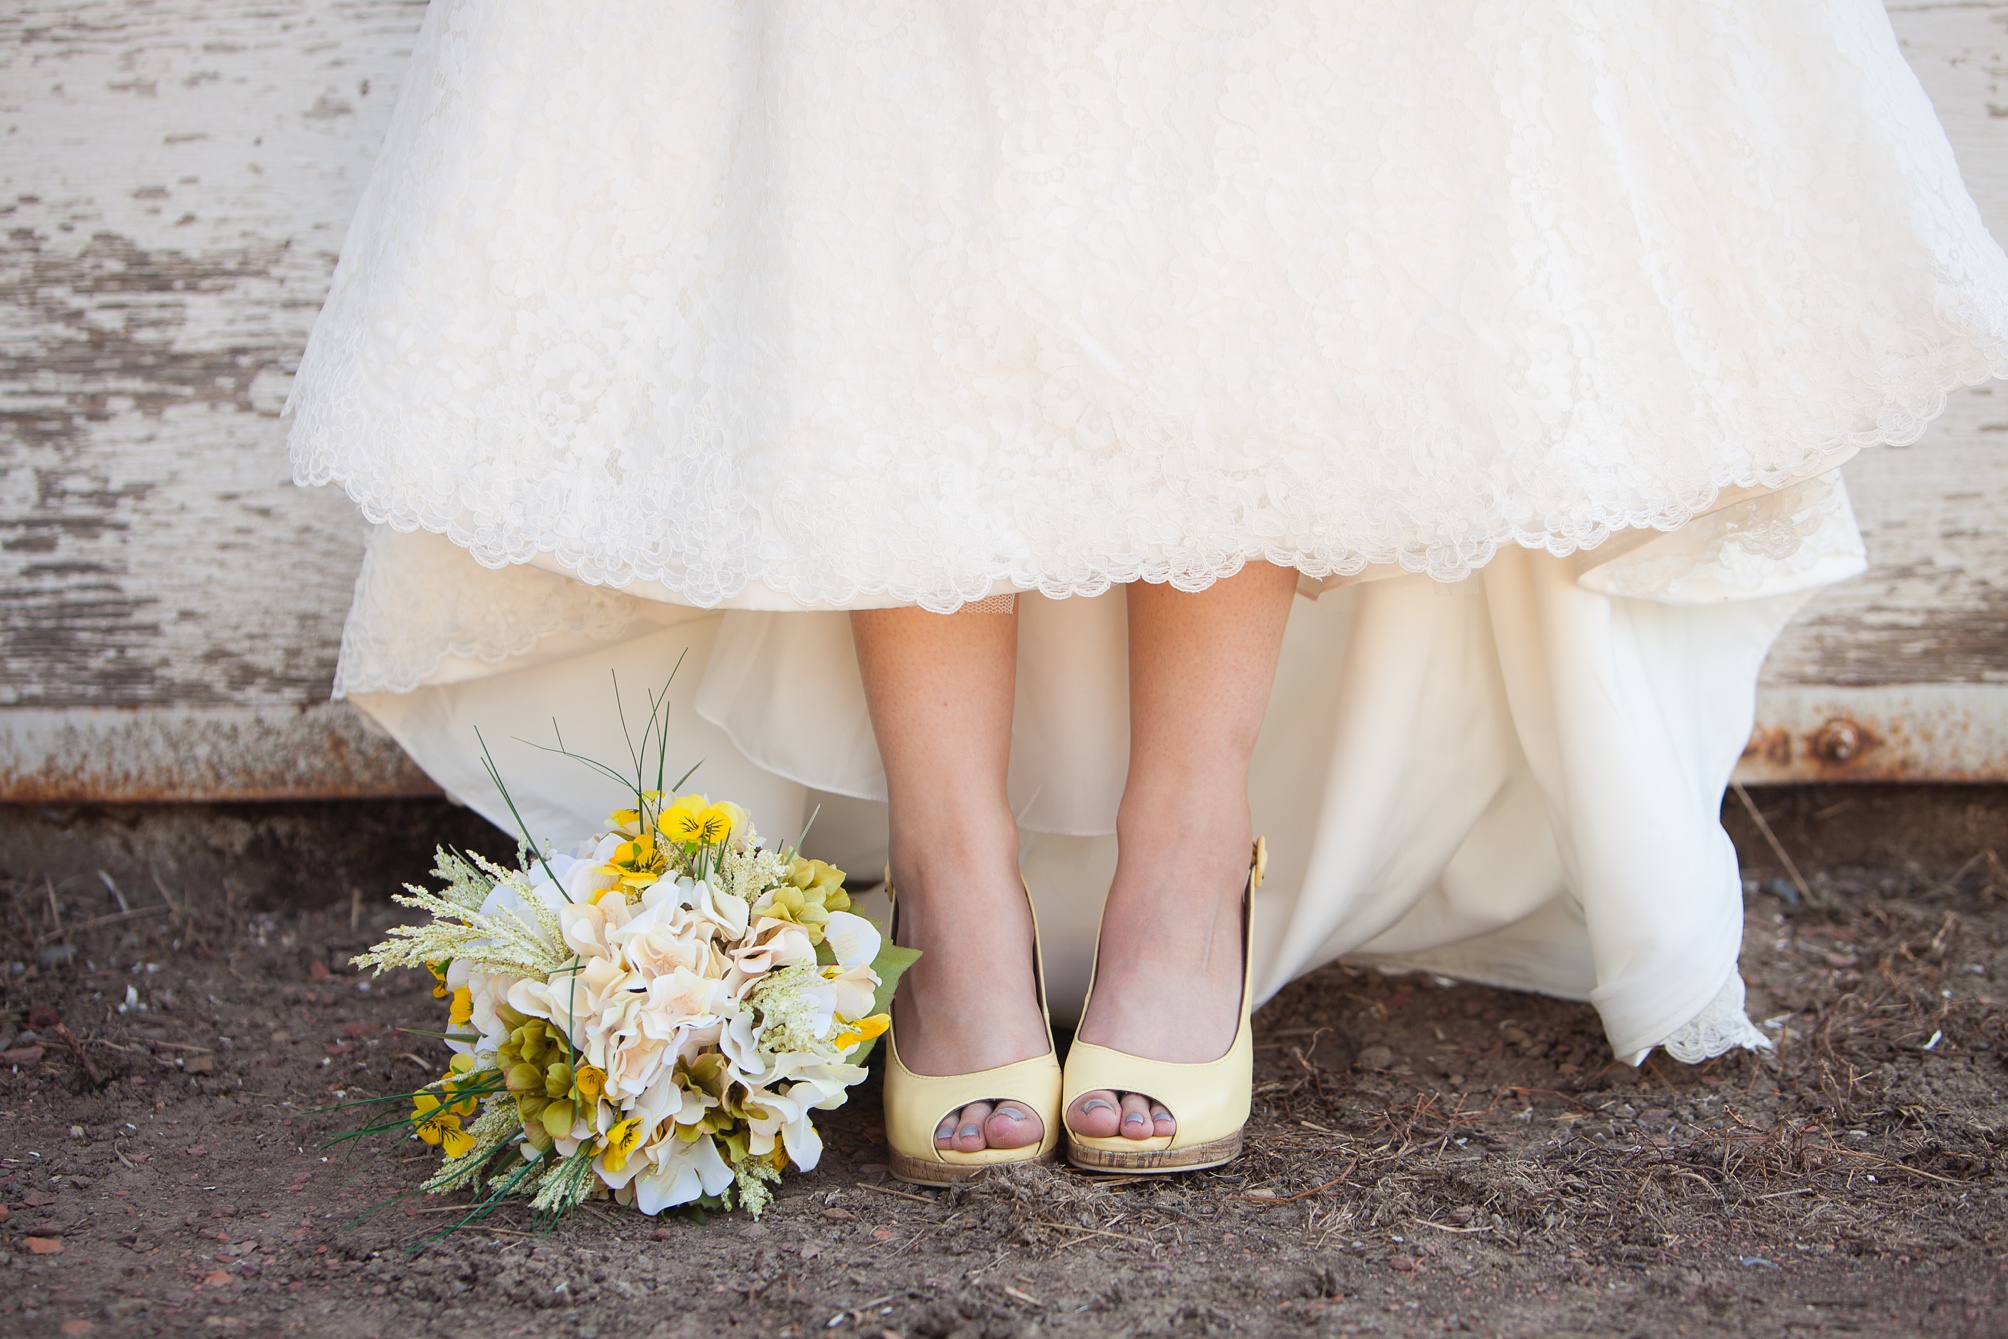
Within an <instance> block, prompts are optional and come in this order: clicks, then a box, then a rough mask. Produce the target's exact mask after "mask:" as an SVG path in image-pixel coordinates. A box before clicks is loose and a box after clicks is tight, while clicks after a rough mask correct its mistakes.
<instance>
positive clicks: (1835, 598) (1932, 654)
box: [1764, 0, 2008, 715]
mask: <svg viewBox="0 0 2008 1339" xmlns="http://www.w3.org/2000/svg"><path fill="white" fill-rule="evenodd" d="M1888 8H1889V11H1890V18H1891V20H1892V22H1893V23H1894V25H1895V27H1896V31H1897V35H1898V37H1899V38H1900V39H1901V41H1902V43H1903V49H1904V54H1905V55H1906V56H1907V57H1908V58H1909V59H1910V63H1911V67H1912V68H1913V69H1914V70H1916V71H1917V74H1918V78H1919V80H1920V81H1921V82H1922V83H1923V84H1924V87H1925V91H1926V92H1927V93H1929V94H1930V95H1931V100H1932V103H1933V104H1934V105H1935V106H1936V107H1937V109H1938V115H1939V119H1940V120H1941V121H1942V122H1944V124H1945V129H1946V133H1947V135H1948V136H1949V137H1950V138H1951V140H1952V147H1953V151H1954V152H1955V153H1956V154H1958V156H1959V165H1960V169H1961V171H1962V172H1963V173H1964V174H1965V177H1966V182H1967V185H1968V186H1969V187H1970V188H1971V189H1972V191H1973V196H1974V199H1975V200H1977V201H1978V202H1979V205H1980V210H1981V213H1982V214H1983V215H1984V216H1985V217H1986V219H1987V222H1988V226H1989V227H1990V228H1992V229H1993V231H1994V235H1995V236H1996V237H2008V0H1963V2H1962V3H1933V2H1931V0H1889V4H1888ZM1843 473H1844V474H1845V475H1846V477H1847V480H1848V487H1849V489H1850V491H1851V492H1852V494H1853V496H1854V502H1855V511H1856V515H1857V516H1858V517H1859V519H1860V520H1861V523H1862V531H1863V533H1864V535H1865V536H1866V538H1867V540H1868V549H1869V562H1870V564H1871V570H1870V572H1869V574H1868V575H1867V576H1865V577H1862V578H1861V579H1859V580H1856V581H1852V582H1848V583H1847V584H1845V585H1842V586H1839V587H1836V588H1835V589H1833V590H1830V591H1827V592H1825V593H1823V594H1822V595H1821V596H1820V597H1819V598H1818V599H1816V600H1815V601H1814V602H1813V604H1812V606H1811V607H1810V608H1809V609H1808V610H1807V611H1806V612H1805V613H1804V614H1803V615H1802V616H1801V617H1800V618H1799V620H1798V621H1797V622H1796V623H1795V624H1794V625H1793V627H1792V628H1791V629H1790V630H1789V631H1787V632H1786V634H1785V636H1784V637H1783V638H1782V639H1781V640H1780V642H1779V644H1778V648H1777V650H1776V651H1774V652H1773V653H1772V656H1771V660H1770V663H1769V664H1768V665H1767V666H1766V668H1765V675H1764V684H1765V686H1766V687H1767V688H1780V689H1782V688H1786V687H1796V686H1810V685H1822V684H1836V685H1845V686H1866V685H1877V684H1901V683H1968V684H2008V384H2004V383H1999V382H1997V383H1994V384H1992V385H1988V386H1976V387H1974V388H1972V389H1970V390H1963V391H1956V392H1954V393H1953V395H1952V397H1951V399H1950V400H1949V401H1948V403H1947V405H1946V411H1945V414H1944V416H1943V417H1941V418H1940V419H1939V420H1938V421H1937V422H1935V423H1933V424H1932V425H1931V427H1930V429H1929V430H1928V431H1927V432H1926V434H1925V436H1924V438H1923V439H1922V440H1921V441H1919V442H1918V443H1917V444H1916V445H1914V446H1910V447H1904V448H1901V449H1894V450H1888V449H1886V450H1876V451H1870V452H1866V453H1864V454H1863V455H1861V456H1859V457H1857V458H1856V459H1855V460H1854V461H1853V462H1851V463H1850V464H1849V465H1848V466H1847V468H1846V469H1845V470H1844V471H1843ZM1981 698H1987V699H1988V700H1989V701H1992V700H1993V699H1992V695H1991V694H1981V695H1978V696H1977V697H1976V699H1975V700H1976V701H1979V700H1980V699H1981ZM1987 710H1988V711H1990V712H1992V713H1994V714H1997V715H1998V714H2001V710H2002V709H2001V708H2000V707H1999V706H1990V707H1988V708H1987Z"/></svg>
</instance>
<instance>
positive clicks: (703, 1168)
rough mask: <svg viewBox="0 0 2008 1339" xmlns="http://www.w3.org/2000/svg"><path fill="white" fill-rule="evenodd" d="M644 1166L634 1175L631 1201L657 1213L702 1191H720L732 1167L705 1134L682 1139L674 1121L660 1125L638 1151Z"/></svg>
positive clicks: (702, 1194)
mask: <svg viewBox="0 0 2008 1339" xmlns="http://www.w3.org/2000/svg"><path fill="white" fill-rule="evenodd" d="M641 1160H642V1161H643V1162H644V1164H645V1166H644V1170H643V1171H642V1172H641V1173H640V1174H639V1175H637V1176H636V1177H635V1178H634V1180H633V1182H632V1184H633V1186H634V1203H635V1207H636V1208H637V1209H640V1210H641V1211H642V1212H643V1213H645V1214H658V1213H661V1212H662V1211H663V1210H664V1209H668V1208H673V1207H675V1206H676V1205H679V1204H689V1203H691V1202H692V1201H693V1200H696V1199H698V1198H699V1197H701V1196H704V1195H720V1194H723V1193H724V1192H725V1189H726V1187H728V1186H730V1185H731V1184H732V1169H731V1168H730V1167H728V1166H726V1164H725V1159H724V1158H722V1157H720V1156H719V1154H718V1145H717V1143H716V1142H714V1141H713V1140H712V1139H711V1137H710V1136H709V1135H704V1134H699V1135H698V1137H697V1138H695V1139H689V1140H686V1139H685V1138H684V1137H683V1135H682V1134H681V1133H680V1132H679V1131H678V1128H677V1127H676V1126H674V1125H665V1126H663V1127H662V1128H661V1129H660V1130H659V1131H658V1132H657V1134H656V1137H655V1140H654V1141H653V1142H652V1143H650V1144H649V1145H648V1146H647V1147H646V1148H645V1149H644V1150H643V1153H642V1159H641Z"/></svg>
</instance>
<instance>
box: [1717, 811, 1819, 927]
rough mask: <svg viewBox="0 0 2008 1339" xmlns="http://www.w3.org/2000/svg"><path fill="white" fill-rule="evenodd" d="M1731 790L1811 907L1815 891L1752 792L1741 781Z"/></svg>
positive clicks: (1801, 896) (1802, 898) (1794, 885)
mask: <svg viewBox="0 0 2008 1339" xmlns="http://www.w3.org/2000/svg"><path fill="white" fill-rule="evenodd" d="M1729 788H1730V789H1731V790H1733V791H1735V792H1736V798H1737V799H1739V800H1741V801H1742V802H1743V807H1744V809H1745V810H1747V811H1748V812H1749V814H1750V821H1751V822H1753V823H1755V824H1756V825H1757V831H1758V833H1759V834H1761V835H1762V836H1763V838H1764V842H1765V844H1766V845H1768V846H1769V847H1770V848H1771V854H1773V855H1775V856H1777V857H1778V863H1779V864H1781V865H1783V866H1784V867H1785V872H1786V873H1787V874H1789V875H1791V876H1792V886H1793V887H1794V888H1797V889H1798V890H1799V897H1800V899H1801V900H1802V901H1804V902H1805V903H1807V904H1808V905H1811V904H1812V901H1813V890H1812V889H1811V888H1809V887H1807V886H1806V876H1805V875H1803V874H1801V873H1799V866H1798V865H1797V864H1796V863H1794V862H1793V860H1792V857H1791V855H1790V854H1789V853H1787V852H1786V850H1785V846H1784V844H1783V843H1782V842H1780V841H1779V840H1778V834H1777V833H1775V832H1773V831H1771V825H1770V824H1769V823H1767V822H1765V821H1764V815H1763V813H1762V812H1760V811H1759V810H1758V808H1757V801H1755V800H1753V799H1751V798H1750V792H1749V791H1747V790H1745V789H1744V788H1743V783H1742V782H1741V781H1731V782H1730V783H1729Z"/></svg>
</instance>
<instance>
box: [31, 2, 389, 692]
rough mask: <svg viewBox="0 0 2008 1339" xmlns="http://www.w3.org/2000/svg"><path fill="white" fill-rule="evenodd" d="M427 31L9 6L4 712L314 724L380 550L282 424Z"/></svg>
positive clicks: (339, 9) (359, 10) (249, 9)
mask: <svg viewBox="0 0 2008 1339" xmlns="http://www.w3.org/2000/svg"><path fill="white" fill-rule="evenodd" d="M423 8H424V7H423V5H422V4H420V3H417V2H416V0H345V2H343V3H304V2H302V0H294V2H292V3H262V4H249V3H242V2H241V0H172V2H165V0H163V2H160V3H153V4H131V3H111V2H108V0H60V2H59V0H27V2H26V3H18V2H17V3H14V4H11V5H8V6H6V7H5V8H4V9H0V130H3V131H4V136H5V144H6V152H5V154H4V156H0V229H4V234H5V236H4V240H0V588H4V589H5V590H6V591H7V598H6V600H5V601H4V602H0V664H4V665H5V666H6V671H7V672H6V674H5V675H4V677H0V706H9V707H11V706H38V707H69V706H78V707H82V706H101V705H117V706H140V705H174V706H181V705H189V704H215V705H223V704H229V705H235V706H258V705H279V704H299V703H306V702H314V701H321V700H325V698H326V695H327V686H328V684H329V682H330V680H331V677H332V673H333V664H334V655H335V648H336V646H337V643H338V640H339V636H340V628H341V620H342V615H343V612H344V610H345V608H346V606H347V603H348V594H349V589H350V586H351V584H352V582H353V580H354V576H355V570H356V565H357V562H358V560H359V554H360V547H359V546H360V542H361V536H362V531H363V527H362V524H361V522H360V521H359V519H358V518H357V516H356V514H355V511H354V509H353V508H352V507H350V506H349V505H348V504H347V502H346V501H344V499H343V498H342V497H341V496H340V495H339V494H330V493H325V492H308V491H304V490H301V489H296V488H294V487H292V486H291V484H290V483H289V481H288V480H289V468H288V465H287V462H286V458H285V449H284V437H285V433H284V427H283V425H282V424H281V423H280V422H279V420H278V417H277V416H278V412H279V409H280V407H281V405H282V404H283V402H284V397H285V393H286V389H287V386H288V383H289V378H290V374H291V370H292V368H293V366H294V365H295V363H296V361H297V359H298V357H299V350H300V346H301V344H302V343H303V341H304V340H305V337H306V332H307V329H308V326H309V325H310V323H311V322H312V320H313V316H314V313H315V311H316V310H317V309H318V307H319V305H320V302H321V298H322V295H323V293H324V291H325V289H326V285H327V279H328V275H329V272H330V271H331V269H332V267H333V264H334V255H335V250H336V246H337V244H338V241H339V238H340V236H341V231H342V228H343V226H344V224H345V222H346V220H347V217H348V215H349V213H350V212H351V210H352V209H353V207H354V201H355V197H356V195H357V194H358V193H359V192H360V190H361V188H362V184H363V181H364V180H365V179H366V177H367V174H368V170H369V167H370V163H371V161H372V160H373V158H374V155H375V152H376V145H377V143H378V141H379V140H380V139H381V137H382V133H383V127H384V123H385V119H386V116H387V114H388V112H389V109H390V101H391V95H392V93H393V89H394V85H395V81H396V76H397V73H398V72H399V71H400V70H401V69H402V67H403V64H404V61H405V59H406V56H407V53H408V52H409V49H410V39H411V34H412V32H413V30H414V29H415V27H416V25H417V23H418V20H419V18H420V16H421V15H422V13H423Z"/></svg>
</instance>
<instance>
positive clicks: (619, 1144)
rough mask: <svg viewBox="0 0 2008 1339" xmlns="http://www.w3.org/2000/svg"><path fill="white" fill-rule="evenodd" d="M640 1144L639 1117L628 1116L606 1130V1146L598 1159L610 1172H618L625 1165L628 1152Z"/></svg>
mask: <svg viewBox="0 0 2008 1339" xmlns="http://www.w3.org/2000/svg"><path fill="white" fill-rule="evenodd" d="M640 1146H641V1117H640V1116H629V1117H628V1118H627V1119H626V1120H624V1121H622V1122H620V1123H619V1124H618V1125H616V1126H614V1127H613V1128H612V1129H611V1130H608V1131H607V1141H606V1146H605V1148H604V1149H603V1151H602V1152H601V1154H600V1161H601V1164H602V1165H603V1166H605V1167H606V1169H607V1170H608V1171H610V1172H619V1171H622V1170H624V1169H625V1168H626V1167H627V1160H628V1154H630V1153H632V1152H634V1151H635V1149H637V1148H639V1147H640Z"/></svg>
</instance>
